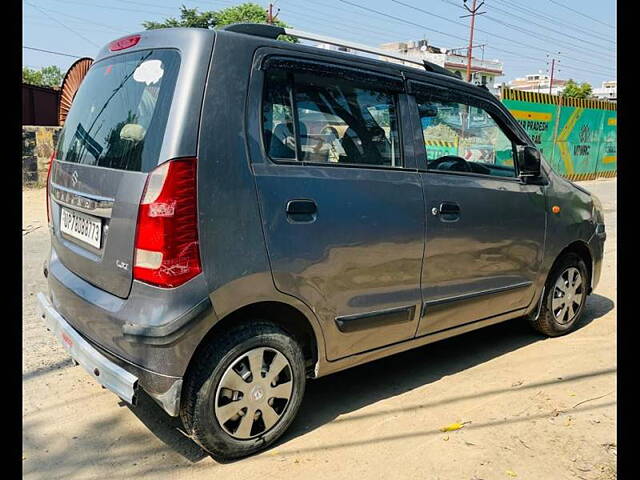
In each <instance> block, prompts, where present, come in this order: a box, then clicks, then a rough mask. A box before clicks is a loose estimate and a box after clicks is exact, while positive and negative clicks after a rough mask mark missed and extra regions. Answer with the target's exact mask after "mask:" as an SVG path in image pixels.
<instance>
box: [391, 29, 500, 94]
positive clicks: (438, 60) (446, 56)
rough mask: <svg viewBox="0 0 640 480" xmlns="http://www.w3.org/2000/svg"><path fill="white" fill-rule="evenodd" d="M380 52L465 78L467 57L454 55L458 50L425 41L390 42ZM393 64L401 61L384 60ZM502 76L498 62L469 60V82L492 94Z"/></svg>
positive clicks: (477, 59) (495, 91)
mask: <svg viewBox="0 0 640 480" xmlns="http://www.w3.org/2000/svg"><path fill="white" fill-rule="evenodd" d="M380 48H381V49H382V50H390V51H393V52H395V53H400V54H402V55H405V56H407V57H412V58H416V59H419V60H427V61H428V62H431V63H435V64H436V65H439V66H441V67H443V68H446V69H447V70H449V71H450V72H452V73H453V74H454V75H456V76H458V77H459V78H461V79H463V80H466V78H467V56H466V55H464V54H459V53H456V52H457V51H460V49H458V50H456V51H453V50H447V49H444V48H438V47H434V46H433V45H429V44H428V42H427V41H426V40H417V41H408V42H392V43H384V44H382V45H380ZM384 60H388V61H391V62H395V63H402V61H401V60H395V59H389V58H384ZM500 76H502V62H501V61H499V60H484V59H479V58H476V57H472V58H471V82H472V83H475V84H477V85H485V86H486V87H487V88H488V89H489V90H490V91H491V92H492V93H494V94H497V93H498V92H497V89H496V85H495V79H496V78H497V77H500Z"/></svg>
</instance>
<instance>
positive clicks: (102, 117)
mask: <svg viewBox="0 0 640 480" xmlns="http://www.w3.org/2000/svg"><path fill="white" fill-rule="evenodd" d="M179 67H180V55H179V54H178V52H177V51H175V50H166V49H165V50H142V51H136V52H132V53H126V54H122V55H118V56H115V57H110V58H106V59H104V60H101V61H99V62H96V63H95V64H94V65H92V66H91V68H90V69H89V71H88V72H87V75H86V77H85V78H84V80H83V81H82V84H81V85H80V88H79V89H78V92H77V94H76V96H75V98H74V100H73V104H72V106H71V110H70V111H69V115H68V116H67V119H66V121H65V124H64V127H63V129H62V132H61V134H60V140H59V142H58V150H57V152H58V153H57V157H56V158H57V159H59V160H63V161H66V162H73V163H81V164H84V165H94V166H98V167H107V168H115V169H119V170H132V171H144V172H146V171H149V170H151V169H152V168H153V167H154V166H156V165H157V164H158V155H159V153H160V147H161V146H162V139H163V137H164V131H165V127H166V124H167V116H168V113H169V107H170V105H171V99H172V97H173V91H174V88H175V84H176V78H177V76H178V70H179Z"/></svg>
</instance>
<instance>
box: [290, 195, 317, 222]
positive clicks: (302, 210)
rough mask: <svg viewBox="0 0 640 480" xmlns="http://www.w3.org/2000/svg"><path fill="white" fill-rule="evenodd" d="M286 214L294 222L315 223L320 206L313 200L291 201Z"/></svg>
mask: <svg viewBox="0 0 640 480" xmlns="http://www.w3.org/2000/svg"><path fill="white" fill-rule="evenodd" d="M286 212H287V218H288V219H289V220H290V221H292V222H300V223H309V222H313V221H315V219H316V214H317V213H318V206H317V205H316V202H314V201H313V200H289V201H288V202H287V207H286Z"/></svg>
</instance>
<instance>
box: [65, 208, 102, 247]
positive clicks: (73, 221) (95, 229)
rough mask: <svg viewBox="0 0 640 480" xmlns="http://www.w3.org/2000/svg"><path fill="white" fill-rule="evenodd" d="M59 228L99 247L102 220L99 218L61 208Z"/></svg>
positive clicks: (71, 235)
mask: <svg viewBox="0 0 640 480" xmlns="http://www.w3.org/2000/svg"><path fill="white" fill-rule="evenodd" d="M60 230H61V231H62V233H66V234H67V235H69V236H70V237H73V238H76V239H78V240H80V241H83V242H85V243H88V244H89V245H91V246H93V247H95V248H98V249H99V248H100V240H101V239H102V221H101V220H100V219H99V218H96V217H92V216H91V215H85V214H84V213H80V212H76V211H74V210H69V209H67V208H63V209H62V215H61V217H60Z"/></svg>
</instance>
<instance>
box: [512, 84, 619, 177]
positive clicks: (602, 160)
mask: <svg viewBox="0 0 640 480" xmlns="http://www.w3.org/2000/svg"><path fill="white" fill-rule="evenodd" d="M501 98H502V103H503V104H504V105H505V106H506V107H507V108H508V109H509V110H510V111H511V113H512V114H513V116H514V117H515V118H516V119H517V120H518V122H519V123H520V124H521V125H522V126H523V127H524V129H525V130H526V131H527V133H528V134H529V135H530V136H531V139H532V140H533V141H534V142H535V143H536V145H537V146H538V148H540V151H541V152H542V154H543V155H544V157H545V159H546V160H547V161H548V162H549V163H550V164H551V166H552V168H553V169H554V170H555V171H556V172H557V173H559V174H560V175H562V176H564V177H566V178H568V179H570V180H592V179H594V178H598V177H615V176H616V175H617V139H616V134H617V111H616V104H615V103H611V102H606V101H599V100H583V99H575V98H562V97H560V96H558V95H549V94H546V93H537V92H523V91H519V90H512V89H508V88H502V89H501Z"/></svg>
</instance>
